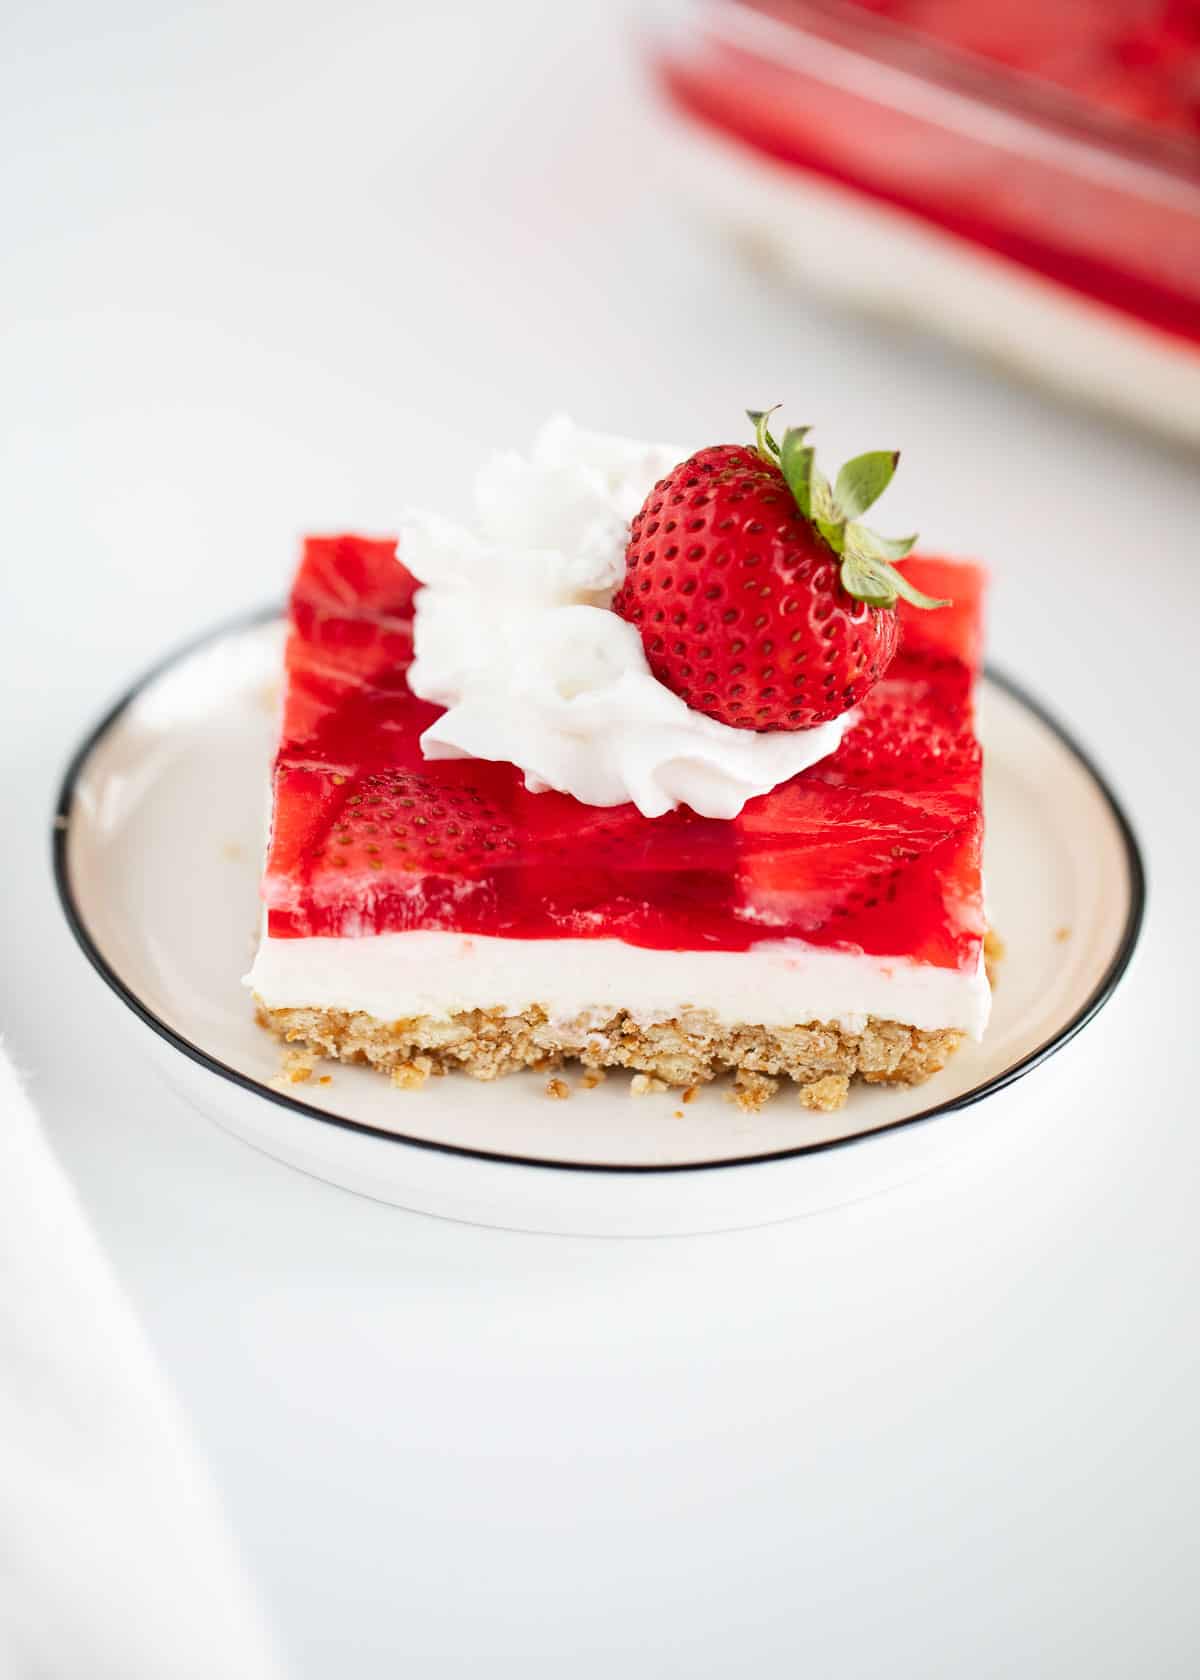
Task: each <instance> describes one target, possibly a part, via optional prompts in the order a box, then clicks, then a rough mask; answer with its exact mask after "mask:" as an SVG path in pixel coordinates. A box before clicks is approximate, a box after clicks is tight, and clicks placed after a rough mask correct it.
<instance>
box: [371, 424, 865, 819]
mask: <svg viewBox="0 0 1200 1680" xmlns="http://www.w3.org/2000/svg"><path fill="white" fill-rule="evenodd" d="M686 454H687V452H686V450H683V449H672V448H664V447H662V446H660V445H656V444H648V443H638V442H635V441H634V440H633V439H629V438H619V437H608V436H605V435H603V434H601V433H598V432H585V431H581V430H580V429H579V428H578V427H576V426H573V425H572V424H571V422H570V421H569V420H567V419H566V418H565V417H562V416H560V417H559V418H558V419H556V420H552V421H551V422H550V423H549V424H548V425H547V426H545V427H544V428H543V429H542V432H541V434H540V435H539V437H538V439H537V441H536V443H535V444H534V446H533V450H532V453H531V454H530V455H529V456H528V458H526V457H524V456H521V455H518V454H515V453H513V452H511V451H509V452H506V453H503V454H497V455H494V456H492V457H491V458H490V459H489V460H487V461H485V462H484V464H483V466H482V467H481V468H480V471H479V474H478V477H477V480H476V486H475V504H476V506H475V522H474V527H473V528H472V529H470V530H468V529H466V528H465V527H462V526H458V525H455V524H452V523H451V522H450V521H448V520H445V519H442V518H440V517H438V516H437V515H435V514H427V513H420V512H416V511H410V512H408V513H407V514H406V515H405V516H404V518H403V519H402V520H401V523H400V549H399V552H400V558H401V559H402V560H403V562H404V564H405V565H406V566H407V567H408V569H409V570H410V571H411V572H412V573H413V574H414V575H415V576H416V577H417V578H419V579H420V581H421V583H422V584H423V585H424V587H423V588H422V589H421V590H419V591H418V593H417V597H416V622H415V657H414V660H413V664H412V667H411V669H410V670H409V674H408V680H409V685H410V687H411V688H412V690H413V692H414V693H415V694H418V695H420V696H421V698H422V699H423V700H431V701H433V702H434V703H435V704H436V705H439V706H444V707H445V708H446V710H445V712H444V713H443V714H442V716H441V717H440V718H438V720H437V721H436V723H434V724H432V725H431V727H430V728H428V729H427V730H426V731H425V733H424V735H423V736H422V737H421V748H422V751H423V752H424V754H425V756H426V758H484V759H491V760H496V761H499V762H503V763H508V764H515V765H516V766H517V768H518V769H520V770H523V771H524V773H525V783H526V786H527V787H529V788H530V789H531V790H532V791H533V792H534V793H542V792H544V791H545V790H546V789H547V788H557V789H559V790H560V791H561V792H563V793H569V794H572V795H573V796H574V797H575V798H576V799H578V800H581V801H582V803H583V804H585V805H597V806H611V805H623V804H625V803H626V802H627V801H632V803H633V804H635V805H636V806H637V808H638V810H639V811H640V812H641V813H642V815H643V816H645V817H660V816H662V815H663V814H664V812H666V811H670V810H673V809H674V808H675V807H676V806H679V805H688V806H690V807H691V809H692V810H693V811H697V812H698V813H699V814H700V815H701V816H702V817H722V818H730V817H735V816H737V814H738V812H739V811H740V810H741V808H742V806H743V805H744V804H745V803H746V801H747V800H748V799H753V798H754V797H755V796H756V795H758V794H762V793H769V792H770V790H771V789H772V788H774V787H778V786H779V784H780V783H781V782H786V781H789V780H790V779H791V777H793V776H796V775H799V773H800V772H801V771H802V770H807V769H808V768H809V766H810V765H813V764H816V763H817V762H818V761H819V760H821V759H823V758H826V757H827V756H828V755H829V754H830V753H831V752H834V751H836V749H837V746H838V743H839V742H840V741H841V738H842V735H843V734H844V732H845V730H846V726H847V724H848V723H849V721H850V714H848V713H847V714H845V715H843V716H842V717H839V718H835V719H833V721H832V722H830V723H825V724H820V725H818V726H817V728H815V729H798V730H770V731H764V732H762V733H758V732H756V731H754V730H752V729H733V728H731V727H730V726H729V725H728V724H724V723H718V722H717V721H716V720H715V719H714V718H709V717H705V716H704V715H703V714H702V713H700V712H697V711H693V710H692V708H691V707H690V706H688V705H687V704H686V702H685V701H683V700H681V699H680V697H679V696H678V695H677V694H673V693H672V692H671V690H670V689H669V688H666V687H665V686H664V685H663V684H662V683H660V682H659V681H658V680H657V678H655V677H654V676H653V674H652V673H651V670H650V667H649V665H648V664H647V662H646V654H645V650H644V649H643V647H642V638H641V636H640V634H639V633H638V631H637V630H636V629H635V628H634V626H633V625H632V624H627V623H626V622H625V620H624V619H622V618H618V616H617V615H616V613H614V612H612V611H610V609H609V602H610V601H611V599H612V592H613V589H614V587H615V586H616V585H617V583H619V582H620V579H621V577H622V575H623V573H624V569H625V548H626V545H627V544H628V541H629V524H630V520H631V519H632V518H633V516H634V514H635V513H637V511H638V509H639V508H640V507H641V505H642V503H643V502H644V501H645V499H646V497H647V496H648V495H649V493H650V491H651V490H652V489H653V488H654V485H655V484H656V483H657V482H658V480H659V479H660V478H661V477H662V476H663V475H664V474H665V473H666V472H668V471H669V470H670V468H671V467H673V466H676V465H677V464H678V463H679V462H680V461H681V460H683V459H684V458H685V457H686Z"/></svg>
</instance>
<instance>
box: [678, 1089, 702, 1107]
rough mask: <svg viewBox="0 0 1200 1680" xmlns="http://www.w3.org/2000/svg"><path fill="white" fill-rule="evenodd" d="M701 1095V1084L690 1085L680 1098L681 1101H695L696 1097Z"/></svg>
mask: <svg viewBox="0 0 1200 1680" xmlns="http://www.w3.org/2000/svg"><path fill="white" fill-rule="evenodd" d="M699 1095H700V1087H699V1085H689V1086H688V1088H687V1090H686V1091H685V1092H684V1093H683V1095H682V1096H681V1097H680V1099H679V1100H680V1102H685V1103H690V1102H695V1100H696V1098H697V1097H698V1096H699Z"/></svg>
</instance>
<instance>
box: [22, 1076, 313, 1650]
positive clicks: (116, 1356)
mask: <svg viewBox="0 0 1200 1680" xmlns="http://www.w3.org/2000/svg"><path fill="white" fill-rule="evenodd" d="M281 1672H282V1671H281V1669H280V1667H279V1666H278V1663H277V1660H276V1658H275V1656H274V1654H273V1652H272V1649H271V1644H270V1640H269V1638H268V1636H267V1634H266V1632H265V1629H264V1626H263V1623H262V1620H261V1618H260V1616H259V1613H258V1610H257V1608H256V1606H255V1603H254V1599H253V1595H252V1593H251V1591H250V1588H249V1585H248V1583H247V1581H246V1579H245V1577H244V1576H243V1574H242V1571H241V1569H240V1567H239V1564H238V1561H237V1557H236V1554H235V1551H234V1548H233V1545H232V1543H231V1540H230V1537H229V1534H228V1531H227V1529H226V1527H225V1524H224V1521H223V1518H222V1516H221V1514H220V1511H219V1509H218V1506H217V1502H216V1499H215V1497H214V1494H213V1490H212V1488H211V1486H210V1483H209V1480H208V1477H207V1475H206V1473H205V1471H204V1469H203V1467H202V1466H201V1465H200V1463H199V1461H198V1460H197V1458H196V1456H195V1454H194V1451H193V1449H192V1448H191V1446H190V1444H189V1441H188V1436H187V1430H186V1426H185V1425H184V1424H183V1421H182V1419H181V1417H180V1414H179V1412H178V1410H177V1407H176V1405H175V1403H174V1401H173V1399H172V1397H171V1395H170V1394H169V1392H168V1390H167V1388H166V1385H165V1383H164V1381H163V1378H162V1376H161V1374H160V1372H159V1370H158V1368H157V1366H156V1365H155V1362H154V1359H153V1357H152V1355H151V1353H150V1349H149V1347H148V1346H147V1344H146V1341H145V1339H144V1337H143V1335H142V1332H141V1330H140V1328H139V1326H138V1324H137V1322H136V1321H135V1319H134V1317H133V1314H132V1312H131V1310H130V1308H129V1306H128V1304H127V1303H126V1302H125V1300H124V1299H123V1298H122V1295H121V1292H120V1289H119V1287H118V1285H117V1283H116V1280H115V1278H114V1276H113V1274H112V1271H111V1269H110V1267H109V1265H108V1263H107V1261H106V1260H105V1258H104V1255H103V1254H102V1253H101V1251H100V1249H99V1247H98V1246H97V1243H96V1240H95V1238H94V1237H93V1235H92V1233H91V1231H90V1230H89V1229H88V1227H87V1226H86V1224H85V1223H84V1220H83V1216H82V1214H81V1211H80V1208H79V1204H78V1202H77V1200H76V1197H75V1194H74V1191H73V1190H72V1188H71V1186H70V1185H69V1183H68V1182H67V1180H66V1178H65V1177H64V1175H63V1173H62V1171H61V1169H60V1168H59V1166H58V1164H57V1162H56V1161H55V1160H54V1157H53V1155H52V1154H51V1152H50V1149H49V1147H48V1145H47V1143H46V1141H45V1139H44V1137H43V1135H42V1131H41V1128H40V1126H39V1124H38V1122H37V1119H36V1116H35V1115H34V1112H33V1109H32V1107H31V1106H30V1103H29V1100H28V1098H27V1097H26V1095H25V1093H24V1091H23V1090H22V1088H21V1085H20V1083H19V1081H18V1079H17V1076H16V1073H15V1071H14V1069H13V1067H12V1064H11V1062H10V1061H9V1060H8V1058H7V1057H6V1056H5V1054H4V1052H3V1049H2V1047H0V1677H3V1680H60V1677H61V1680H110V1677H112V1680H118V1677H119V1680H193V1677H194V1680H278V1677H279V1676H280V1674H281Z"/></svg>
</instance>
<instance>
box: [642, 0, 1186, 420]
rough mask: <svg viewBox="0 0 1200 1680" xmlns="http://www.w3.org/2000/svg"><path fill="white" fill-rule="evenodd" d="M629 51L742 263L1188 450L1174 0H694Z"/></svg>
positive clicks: (674, 149) (1180, 82)
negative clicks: (642, 57)
mask: <svg viewBox="0 0 1200 1680" xmlns="http://www.w3.org/2000/svg"><path fill="white" fill-rule="evenodd" d="M648 45H649V52H650V57H651V62H652V64H653V66H654V70H655V73H656V78H657V82H658V86H659V88H660V90H661V93H662V95H663V97H664V100H665V106H666V109H667V111H668V112H669V113H670V116H671V119H672V120H671V122H670V124H669V126H668V128H667V139H668V145H669V148H670V150H671V153H672V158H673V163H674V166H675V168H676V170H677V172H678V176H679V179H680V180H681V181H682V182H683V183H684V184H685V186H686V189H687V190H688V192H689V193H690V195H691V196H692V197H693V198H694V199H696V200H697V201H698V202H699V203H700V204H701V205H702V206H703V207H704V208H705V209H707V210H709V211H710V212H712V213H714V214H715V215H716V216H717V217H718V218H719V219H720V220H721V221H722V222H723V223H724V224H725V225H726V226H728V227H731V228H732V229H734V230H735V231H736V232H737V233H738V234H739V235H740V236H741V237H743V238H744V239H746V240H747V241H749V242H750V243H751V245H752V247H753V248H754V250H755V251H756V252H758V253H760V254H761V255H762V256H763V257H764V258H766V259H767V260H769V261H771V262H773V263H775V264H777V265H779V266H780V267H782V268H783V269H785V270H787V271H789V272H790V273H793V274H795V275H796V276H798V277H801V278H803V279H804V280H805V281H808V282H811V283H813V284H815V285H817V286H820V287H821V288H823V289H824V290H826V291H827V292H830V293H832V294H833V295H834V296H835V297H836V298H838V299H840V300H842V301H844V302H846V303H849V304H853V305H855V306H858V307H861V308H865V309H868V310H870V311H872V312H875V313H880V314H884V315H887V316H890V317H896V318H899V319H901V320H909V321H916V322H919V323H921V324H923V325H926V326H929V327H933V328H935V329H937V330H939V331H941V332H943V333H945V334H947V335H948V336H950V337H952V338H954V339H956V340H958V341H960V342H962V343H965V344H967V345H969V346H970V347H972V348H974V349H977V350H979V351H980V352H982V353H983V354H986V355H988V356H990V357H993V358H999V359H1000V360H1002V361H1003V362H1005V363H1006V364H1009V365H1010V366H1013V367H1015V368H1018V369H1020V370H1021V371H1022V372H1024V373H1026V374H1028V375H1030V376H1032V377H1034V378H1036V379H1039V380H1044V381H1048V382H1050V383H1052V384H1054V385H1056V386H1058V387H1060V388H1061V389H1063V390H1065V391H1068V392H1070V393H1071V394H1073V395H1075V396H1079V397H1084V398H1087V399H1090V400H1093V401H1096V402H1099V403H1101V404H1103V405H1106V406H1108V407H1111V408H1113V409H1116V410H1119V411H1122V412H1124V413H1126V414H1129V415H1132V416H1134V417H1136V418H1137V419H1139V420H1140V421H1143V422H1146V423H1148V424H1151V425H1153V426H1155V427H1160V428H1165V429H1166V430H1169V431H1174V432H1177V433H1180V434H1182V435H1184V436H1186V437H1188V438H1191V439H1200V7H1198V6H1197V5H1196V4H1194V0H1069V3H1068V4H1064V5H1049V6H1047V5H1038V4H1034V3H1031V0H1016V3H1011V0H956V3H951V0H698V3H695V4H691V5H687V6H684V7H673V8H671V9H670V10H669V12H668V13H666V14H664V16H663V20H662V22H661V25H660V27H659V29H658V30H657V32H655V33H653V34H652V35H651V36H650V38H649V43H648Z"/></svg>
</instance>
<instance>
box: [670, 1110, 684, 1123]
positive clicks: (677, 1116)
mask: <svg viewBox="0 0 1200 1680" xmlns="http://www.w3.org/2000/svg"><path fill="white" fill-rule="evenodd" d="M671 1118H672V1120H682V1119H683V1110H682V1109H681V1108H677V1109H676V1110H675V1112H674V1114H673V1115H672V1116H671Z"/></svg>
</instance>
